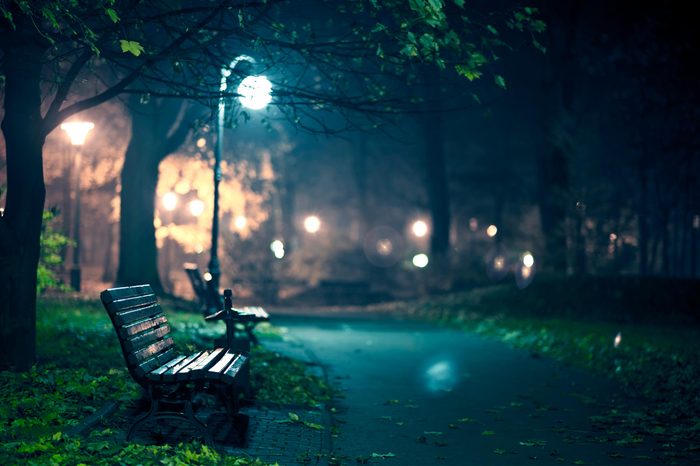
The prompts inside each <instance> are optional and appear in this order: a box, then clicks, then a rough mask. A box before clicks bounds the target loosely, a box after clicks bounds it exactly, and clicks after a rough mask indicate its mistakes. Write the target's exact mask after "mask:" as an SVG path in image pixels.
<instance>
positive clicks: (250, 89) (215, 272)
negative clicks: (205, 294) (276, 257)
mask: <svg viewBox="0 0 700 466" xmlns="http://www.w3.org/2000/svg"><path fill="white" fill-rule="evenodd" d="M241 61H245V62H248V63H255V60H254V59H253V58H251V57H249V56H248V55H240V56H238V57H236V58H235V59H234V60H233V61H232V62H231V63H230V64H229V65H228V67H225V68H222V69H221V86H220V87H219V90H220V91H221V97H219V107H218V112H217V119H216V145H215V146H214V216H213V219H212V225H211V259H210V260H209V273H210V274H211V280H210V281H209V286H210V287H211V288H212V289H214V290H216V292H217V293H218V292H219V279H220V277H221V266H220V263H219V255H218V250H219V182H220V181H221V153H222V152H223V146H224V144H223V142H224V114H225V112H226V102H225V101H224V92H225V91H226V89H227V88H228V85H227V82H226V80H227V78H228V77H229V76H231V71H232V70H233V69H234V68H235V67H236V66H237V65H238V64H239V63H240V62H241ZM237 92H238V95H239V97H238V100H239V101H240V102H241V105H243V106H244V107H246V108H249V109H251V110H261V109H263V108H265V107H266V106H267V104H269V103H270V102H271V101H272V84H271V83H270V81H269V80H268V79H267V78H266V77H265V76H247V77H246V78H244V79H243V80H242V81H241V83H240V84H239V85H238V89H237Z"/></svg>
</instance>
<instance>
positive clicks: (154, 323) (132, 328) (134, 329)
mask: <svg viewBox="0 0 700 466" xmlns="http://www.w3.org/2000/svg"><path fill="white" fill-rule="evenodd" d="M167 322H168V319H167V318H166V317H165V316H164V315H160V316H157V317H153V318H151V319H148V320H144V321H141V322H136V323H133V324H129V325H125V326H123V327H121V328H120V329H119V336H120V337H122V338H129V337H131V336H134V335H136V334H137V333H141V332H145V331H146V330H149V329H151V328H154V327H158V326H159V325H163V324H165V323H167Z"/></svg>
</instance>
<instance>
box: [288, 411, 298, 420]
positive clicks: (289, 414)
mask: <svg viewBox="0 0 700 466" xmlns="http://www.w3.org/2000/svg"><path fill="white" fill-rule="evenodd" d="M287 415H288V416H289V419H291V420H292V421H295V422H298V421H299V415H298V414H297V413H287Z"/></svg>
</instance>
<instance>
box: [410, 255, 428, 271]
mask: <svg viewBox="0 0 700 466" xmlns="http://www.w3.org/2000/svg"><path fill="white" fill-rule="evenodd" d="M411 262H412V263H413V265H414V266H416V267H418V268H419V269H422V268H425V267H427V266H428V262H430V259H429V258H428V255H427V254H423V253H420V254H416V255H415V256H413V259H412V260H411Z"/></svg>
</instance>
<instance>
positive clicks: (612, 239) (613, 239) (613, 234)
mask: <svg viewBox="0 0 700 466" xmlns="http://www.w3.org/2000/svg"><path fill="white" fill-rule="evenodd" d="M615 241H617V235H616V234H615V233H610V242H611V243H614V242H615Z"/></svg>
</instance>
